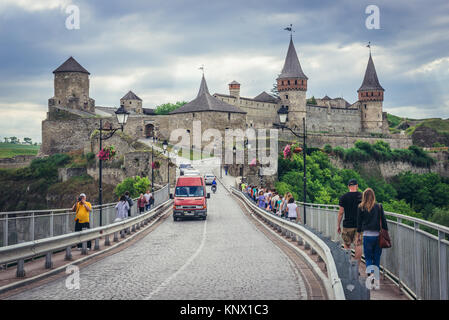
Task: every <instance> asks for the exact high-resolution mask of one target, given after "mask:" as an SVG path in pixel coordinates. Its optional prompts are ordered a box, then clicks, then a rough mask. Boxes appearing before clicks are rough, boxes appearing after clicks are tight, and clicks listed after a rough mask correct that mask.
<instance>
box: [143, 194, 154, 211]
mask: <svg viewBox="0 0 449 320" xmlns="http://www.w3.org/2000/svg"><path fill="white" fill-rule="evenodd" d="M143 196H144V197H145V200H146V202H145V211H148V210H150V209H151V199H152V198H153V194H152V193H151V192H150V190H147V193H145V194H144V195H143Z"/></svg>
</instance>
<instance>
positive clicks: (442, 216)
mask: <svg viewBox="0 0 449 320" xmlns="http://www.w3.org/2000/svg"><path fill="white" fill-rule="evenodd" d="M430 221H432V222H435V223H438V224H441V225H443V226H446V227H449V209H448V208H435V209H434V210H433V214H432V217H431V218H430Z"/></svg>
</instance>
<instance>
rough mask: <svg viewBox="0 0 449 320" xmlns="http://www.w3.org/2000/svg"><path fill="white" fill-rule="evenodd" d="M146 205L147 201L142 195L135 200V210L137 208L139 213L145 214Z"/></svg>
mask: <svg viewBox="0 0 449 320" xmlns="http://www.w3.org/2000/svg"><path fill="white" fill-rule="evenodd" d="M146 204H147V199H145V197H144V196H143V193H141V194H140V197H139V199H137V208H139V213H144V212H145V205H146Z"/></svg>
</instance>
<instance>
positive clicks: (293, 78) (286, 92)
mask: <svg viewBox="0 0 449 320" xmlns="http://www.w3.org/2000/svg"><path fill="white" fill-rule="evenodd" d="M276 80H277V89H278V91H279V96H280V98H281V105H282V106H284V107H285V108H287V109H288V122H287V125H288V126H290V127H293V126H295V125H296V126H302V118H306V112H307V110H306V91H307V80H308V78H307V76H306V75H305V74H304V72H303V71H302V68H301V64H300V63H299V59H298V56H297V54H296V50H295V46H294V45H293V40H292V37H291V36H290V44H289V47H288V51H287V57H286V58H285V62H284V67H283V68H282V72H281V74H280V75H279V77H278V78H277V79H276Z"/></svg>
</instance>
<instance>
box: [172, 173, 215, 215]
mask: <svg viewBox="0 0 449 320" xmlns="http://www.w3.org/2000/svg"><path fill="white" fill-rule="evenodd" d="M170 198H171V199H173V194H170ZM207 198H210V193H207V192H206V184H205V183H204V178H203V177H202V176H181V177H179V178H178V180H176V188H175V196H174V200H175V203H174V204H173V220H174V221H176V220H178V218H184V217H192V218H201V219H203V220H206V216H207V201H206V199H207Z"/></svg>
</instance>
